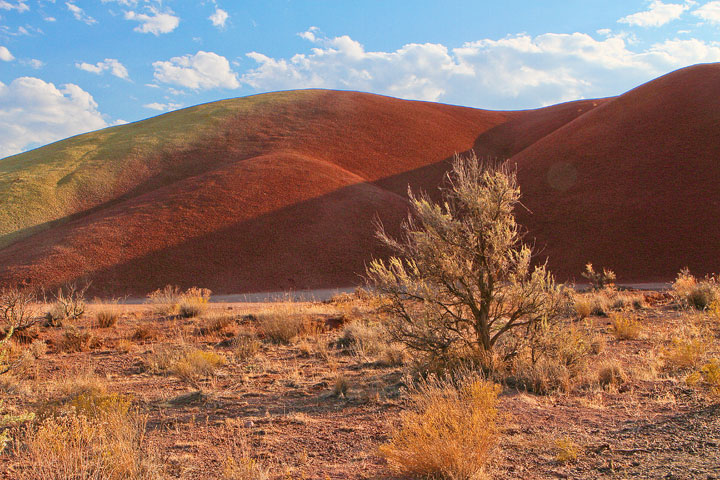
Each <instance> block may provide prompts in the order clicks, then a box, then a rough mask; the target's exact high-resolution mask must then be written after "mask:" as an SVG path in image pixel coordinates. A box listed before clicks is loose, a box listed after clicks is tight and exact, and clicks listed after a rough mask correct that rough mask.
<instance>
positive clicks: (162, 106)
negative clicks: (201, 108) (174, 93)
mask: <svg viewBox="0 0 720 480" xmlns="http://www.w3.org/2000/svg"><path fill="white" fill-rule="evenodd" d="M143 107H145V108H149V109H150V110H158V111H160V112H168V111H170V110H177V109H178V108H180V107H182V105H181V104H179V103H157V102H153V103H147V104H145V105H143Z"/></svg>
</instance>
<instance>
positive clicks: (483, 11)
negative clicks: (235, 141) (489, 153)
mask: <svg viewBox="0 0 720 480" xmlns="http://www.w3.org/2000/svg"><path fill="white" fill-rule="evenodd" d="M718 40H720V0H711V1H708V0H702V1H701V0H698V1H692V0H684V1H683V0H668V1H667V2H665V1H662V0H651V1H646V0H637V1H635V0H624V1H614V0H605V1H600V0H567V1H558V0H543V1H539V0H522V1H521V0H505V1H502V2H500V1H493V2H489V1H480V0H476V1H443V2H440V1H425V0H415V1H398V0H395V1H394V0H383V1H373V0H363V1H357V0H356V1H338V0H335V1H330V0H314V1H299V0H284V1H272V0H268V1H245V2H240V1H230V0H199V1H192V2H191V1H180V0H175V1H173V0H86V1H83V0H73V1H65V0H0V157H3V156H6V155H11V154H14V153H17V152H21V151H24V150H27V149H29V148H33V147H36V146H39V145H43V144H46V143H49V142H52V141H55V140H58V139H62V138H66V137H68V136H71V135H74V134H77V133H82V132H85V131H90V130H95V129H98V128H102V127H105V126H108V125H115V124H121V123H124V122H129V121H136V120H141V119H143V118H147V117H150V116H153V115H157V114H158V113H161V112H164V111H169V110H174V109H177V108H181V107H185V106H191V105H196V104H198V103H203V102H208V101H213V100H219V99H223V98H229V97H238V96H245V95H250V94H255V93H261V92H267V91H275V90H285V89H293V88H310V87H320V88H336V89H345V90H361V91H368V92H373V93H380V94H385V95H391V96H395V97H401V98H408V99H419V100H430V101H439V102H444V103H452V104H458V105H467V106H473V107H480V108H489V109H522V108H535V107H540V106H544V105H549V104H554V103H559V102H563V101H567V100H574V99H579V98H595V97H603V96H611V95H617V94H620V93H623V92H625V91H627V90H629V89H631V88H633V87H635V86H637V85H639V84H641V83H644V82H646V81H648V80H651V79H653V78H655V77H657V76H660V75H662V74H664V73H667V72H670V71H672V70H675V69H677V68H681V67H684V66H687V65H692V64H695V63H704V62H717V61H720V41H718Z"/></svg>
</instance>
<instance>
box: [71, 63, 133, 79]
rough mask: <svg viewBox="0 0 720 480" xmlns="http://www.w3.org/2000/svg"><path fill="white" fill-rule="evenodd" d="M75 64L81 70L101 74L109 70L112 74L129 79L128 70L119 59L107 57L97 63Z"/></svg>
mask: <svg viewBox="0 0 720 480" xmlns="http://www.w3.org/2000/svg"><path fill="white" fill-rule="evenodd" d="M75 66H76V67H77V68H79V69H80V70H85V71H86V72H91V73H96V74H98V75H99V74H101V73H102V72H104V71H106V70H109V71H110V73H111V74H113V75H114V76H116V77H118V78H122V79H125V80H128V79H129V76H128V71H127V68H125V66H124V65H123V64H122V63H120V62H119V61H118V60H116V59H114V58H106V59H105V60H104V61H102V62H98V63H96V64H94V65H93V64H92V63H85V62H82V63H76V64H75Z"/></svg>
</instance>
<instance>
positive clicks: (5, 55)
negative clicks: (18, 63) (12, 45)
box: [0, 46, 15, 62]
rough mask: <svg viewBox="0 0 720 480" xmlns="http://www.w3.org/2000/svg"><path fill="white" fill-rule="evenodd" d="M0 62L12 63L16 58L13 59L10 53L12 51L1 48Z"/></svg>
mask: <svg viewBox="0 0 720 480" xmlns="http://www.w3.org/2000/svg"><path fill="white" fill-rule="evenodd" d="M0 60H2V61H3V62H12V61H13V60H15V57H13V54H12V53H10V50H8V49H7V47H2V46H0Z"/></svg>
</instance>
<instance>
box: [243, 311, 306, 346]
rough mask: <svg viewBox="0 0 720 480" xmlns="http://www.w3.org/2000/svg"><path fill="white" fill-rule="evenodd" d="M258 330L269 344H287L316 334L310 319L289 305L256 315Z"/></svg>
mask: <svg viewBox="0 0 720 480" xmlns="http://www.w3.org/2000/svg"><path fill="white" fill-rule="evenodd" d="M257 320H258V330H259V331H260V334H261V335H262V336H263V337H264V338H265V339H267V340H268V341H270V342H273V343H282V344H289V343H290V342H292V341H293V340H294V339H295V338H297V337H300V336H303V335H312V334H317V333H318V328H317V325H316V324H315V323H314V322H313V321H312V318H311V317H310V316H309V315H307V314H306V313H305V312H303V311H302V310H301V309H299V308H294V307H293V305H292V304H291V303H288V304H282V305H277V306H274V307H273V308H272V309H271V310H269V311H267V312H263V313H260V314H258V315H257Z"/></svg>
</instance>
